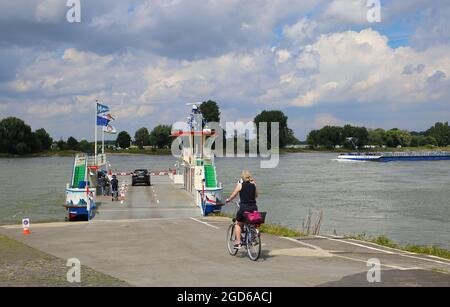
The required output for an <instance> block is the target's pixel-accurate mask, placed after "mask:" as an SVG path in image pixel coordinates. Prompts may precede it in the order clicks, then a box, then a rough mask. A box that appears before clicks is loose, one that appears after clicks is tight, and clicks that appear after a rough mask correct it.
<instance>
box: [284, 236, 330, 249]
mask: <svg viewBox="0 0 450 307" xmlns="http://www.w3.org/2000/svg"><path fill="white" fill-rule="evenodd" d="M280 238H281V239H285V240H288V241H292V242H295V243H298V244H301V245H305V246H308V247H310V248H312V249H316V250H319V249H320V250H321V249H322V248H320V247H318V246H315V245H312V244H308V243H305V242H301V241H299V240H296V239H293V238H288V237H280Z"/></svg>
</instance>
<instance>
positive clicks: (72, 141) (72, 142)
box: [67, 136, 80, 150]
mask: <svg viewBox="0 0 450 307" xmlns="http://www.w3.org/2000/svg"><path fill="white" fill-rule="evenodd" d="M79 145H80V144H79V143H78V141H77V139H76V138H74V137H73V136H71V137H69V138H68V139H67V149H69V150H79V149H80V147H79Z"/></svg>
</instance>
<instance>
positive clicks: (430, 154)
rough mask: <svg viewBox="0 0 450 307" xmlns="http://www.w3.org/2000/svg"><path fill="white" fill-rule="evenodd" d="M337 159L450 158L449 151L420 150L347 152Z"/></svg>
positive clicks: (437, 159) (396, 159)
mask: <svg viewBox="0 0 450 307" xmlns="http://www.w3.org/2000/svg"><path fill="white" fill-rule="evenodd" d="M336 160H337V161H373V162H393V161H445V160H450V152H448V151H420V152H382V153H361V152H356V153H347V154H341V155H339V156H338V158H337V159H336Z"/></svg>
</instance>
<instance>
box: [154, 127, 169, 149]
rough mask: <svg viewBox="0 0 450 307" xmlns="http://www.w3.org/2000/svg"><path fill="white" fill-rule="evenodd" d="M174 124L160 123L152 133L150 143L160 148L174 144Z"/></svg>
mask: <svg viewBox="0 0 450 307" xmlns="http://www.w3.org/2000/svg"><path fill="white" fill-rule="evenodd" d="M171 132H172V126H168V125H159V126H156V127H155V128H153V130H152V132H151V133H150V144H151V145H152V146H156V147H158V148H165V147H168V146H170V145H171V144H172V137H171Z"/></svg>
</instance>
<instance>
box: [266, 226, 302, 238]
mask: <svg viewBox="0 0 450 307" xmlns="http://www.w3.org/2000/svg"><path fill="white" fill-rule="evenodd" d="M259 230H260V231H261V232H262V233H267V234H271V235H275V236H280V237H288V238H292V237H304V236H305V234H304V233H302V232H300V231H298V230H295V229H291V228H288V227H284V226H281V225H276V224H264V225H261V227H260V228H259Z"/></svg>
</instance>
